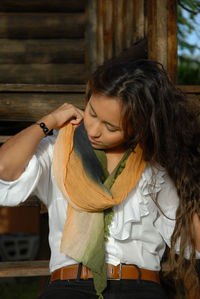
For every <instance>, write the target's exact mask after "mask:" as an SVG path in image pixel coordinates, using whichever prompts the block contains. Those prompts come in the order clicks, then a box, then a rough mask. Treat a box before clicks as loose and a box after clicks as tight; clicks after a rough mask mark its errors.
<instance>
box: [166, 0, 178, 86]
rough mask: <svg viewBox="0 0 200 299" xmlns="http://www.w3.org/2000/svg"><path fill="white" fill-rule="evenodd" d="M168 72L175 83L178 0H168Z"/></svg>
mask: <svg viewBox="0 0 200 299" xmlns="http://www.w3.org/2000/svg"><path fill="white" fill-rule="evenodd" d="M167 7H168V26H167V28H168V57H167V61H168V66H167V70H168V73H169V75H170V77H171V79H172V81H173V82H174V83H176V82H177V61H178V59H177V57H178V54H177V5H176V1H174V0H168V1H167Z"/></svg>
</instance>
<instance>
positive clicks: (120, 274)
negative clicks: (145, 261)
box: [119, 263, 122, 279]
mask: <svg viewBox="0 0 200 299" xmlns="http://www.w3.org/2000/svg"><path fill="white" fill-rule="evenodd" d="M119 279H122V264H121V263H120V264H119Z"/></svg>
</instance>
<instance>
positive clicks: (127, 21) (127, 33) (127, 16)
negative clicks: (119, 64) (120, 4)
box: [123, 0, 134, 49]
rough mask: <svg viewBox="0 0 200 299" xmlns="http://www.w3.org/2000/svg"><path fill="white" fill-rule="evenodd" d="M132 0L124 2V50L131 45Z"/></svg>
mask: <svg viewBox="0 0 200 299" xmlns="http://www.w3.org/2000/svg"><path fill="white" fill-rule="evenodd" d="M133 16H134V14H133V0H126V1H125V2H124V18H123V19H124V22H123V26H124V42H123V44H124V48H125V49H127V48H129V47H130V45H131V43H132V35H133Z"/></svg>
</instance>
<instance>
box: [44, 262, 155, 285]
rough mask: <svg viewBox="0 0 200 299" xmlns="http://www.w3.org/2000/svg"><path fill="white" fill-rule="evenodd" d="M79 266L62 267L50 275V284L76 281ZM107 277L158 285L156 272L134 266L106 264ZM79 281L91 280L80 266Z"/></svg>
mask: <svg viewBox="0 0 200 299" xmlns="http://www.w3.org/2000/svg"><path fill="white" fill-rule="evenodd" d="M78 268H79V264H75V265H70V266H66V267H62V268H60V269H57V270H55V271H54V272H53V273H52V275H51V279H50V282H52V281H53V280H57V279H60V280H70V279H77V276H78ZM107 277H108V279H141V280H151V281H154V282H157V283H160V279H159V273H158V272H157V271H151V270H147V269H142V268H138V267H137V266H135V265H122V264H120V265H118V266H113V265H111V264H107ZM80 278H81V279H88V278H93V276H92V272H91V271H90V269H88V268H87V267H85V266H83V265H82V268H81V273H80Z"/></svg>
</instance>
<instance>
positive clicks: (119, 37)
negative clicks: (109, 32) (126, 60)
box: [113, 0, 124, 56]
mask: <svg viewBox="0 0 200 299" xmlns="http://www.w3.org/2000/svg"><path fill="white" fill-rule="evenodd" d="M113 13H114V16H113V17H114V20H113V21H114V28H115V30H114V55H115V56H118V55H119V54H120V53H121V52H122V50H123V49H124V45H123V36H124V26H123V18H124V1H123V0H118V1H115V0H113Z"/></svg>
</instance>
